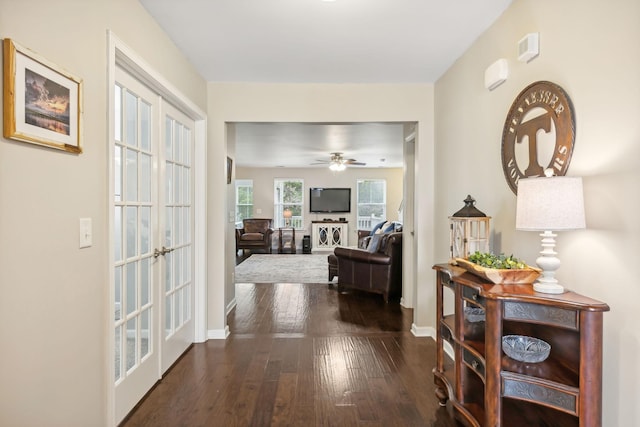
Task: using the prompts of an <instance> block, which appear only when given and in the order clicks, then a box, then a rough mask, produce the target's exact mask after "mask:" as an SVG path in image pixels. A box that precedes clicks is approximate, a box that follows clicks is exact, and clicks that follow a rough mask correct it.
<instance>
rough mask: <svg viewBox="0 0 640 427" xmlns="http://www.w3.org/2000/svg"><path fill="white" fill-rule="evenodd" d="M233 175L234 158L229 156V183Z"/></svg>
mask: <svg viewBox="0 0 640 427" xmlns="http://www.w3.org/2000/svg"><path fill="white" fill-rule="evenodd" d="M232 175H233V160H231V157H227V184H231V176H232Z"/></svg>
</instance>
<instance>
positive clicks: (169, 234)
mask: <svg viewBox="0 0 640 427" xmlns="http://www.w3.org/2000/svg"><path fill="white" fill-rule="evenodd" d="M162 112H163V116H164V117H163V120H164V126H163V135H162V141H164V150H163V154H162V155H161V161H162V165H163V166H162V167H161V168H160V169H161V174H160V175H161V179H162V181H163V182H164V191H163V192H162V193H163V194H162V195H161V204H162V213H163V214H164V215H161V218H162V221H161V222H162V225H163V226H162V230H163V232H162V236H161V238H160V240H161V241H163V243H162V247H163V248H164V251H165V252H166V253H165V255H164V260H163V261H164V268H163V270H164V276H163V280H162V282H163V286H162V290H163V292H162V298H163V300H162V311H163V317H162V318H163V324H164V329H163V334H162V339H163V341H162V353H161V359H160V360H161V368H162V372H165V371H166V370H167V369H169V367H171V365H172V364H173V363H174V362H175V361H176V359H177V358H178V357H179V356H180V355H181V354H182V353H183V352H184V351H185V350H186V349H187V347H189V345H191V343H193V341H194V332H195V328H194V320H193V306H194V286H193V269H194V267H193V214H194V213H193V202H192V201H193V170H192V161H193V128H194V123H193V121H192V120H190V119H189V118H188V117H187V116H185V115H184V114H182V113H181V112H180V111H178V110H177V109H176V108H174V107H172V106H171V105H169V104H167V103H166V102H164V103H163V108H162Z"/></svg>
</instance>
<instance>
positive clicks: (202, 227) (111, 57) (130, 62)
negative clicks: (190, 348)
mask: <svg viewBox="0 0 640 427" xmlns="http://www.w3.org/2000/svg"><path fill="white" fill-rule="evenodd" d="M107 41H108V52H107V53H108V58H107V99H108V111H109V115H108V129H107V142H108V144H107V147H108V150H107V151H108V153H109V154H108V162H109V164H108V168H109V171H108V175H109V179H108V187H109V193H108V194H109V195H108V197H109V200H108V202H107V206H108V211H109V212H108V218H109V245H108V250H107V253H108V254H109V256H108V259H107V263H108V265H109V268H108V271H109V274H108V283H109V298H108V300H107V304H108V308H107V309H106V313H108V314H107V315H106V316H105V328H104V336H105V340H106V343H105V348H106V349H108V351H109V354H108V356H107V357H106V361H105V363H106V366H105V372H106V375H107V381H106V382H107V387H108V389H107V414H106V415H107V417H106V418H107V425H109V426H114V425H115V424H116V420H115V386H114V381H113V378H114V375H115V372H114V365H113V358H114V351H115V350H114V345H113V343H114V331H113V327H112V324H113V322H112V320H113V319H112V316H111V313H113V312H114V311H113V310H114V307H113V297H114V296H113V287H112V286H111V285H112V283H113V281H114V277H113V267H114V266H113V260H112V256H111V254H113V246H114V242H113V232H112V231H113V224H114V218H113V209H111V208H110V207H111V202H112V200H113V194H114V185H113V168H114V165H113V155H112V154H111V152H110V150H111V148H112V143H113V140H114V138H115V135H114V126H115V122H114V116H113V113H112V112H113V111H114V107H115V99H114V98H115V97H114V90H113V88H114V85H115V83H116V78H115V75H116V66H118V67H120V68H121V69H123V70H125V71H126V72H128V73H129V74H131V75H132V76H133V77H134V78H136V79H137V80H139V81H140V82H141V83H143V84H145V85H147V86H149V87H150V88H151V89H152V90H153V91H154V92H155V93H156V94H157V95H160V96H161V97H162V98H163V99H164V100H165V101H167V102H169V103H170V104H173V105H174V106H175V107H176V108H178V109H179V110H181V111H182V112H183V113H184V114H186V115H187V116H188V117H189V118H191V119H192V120H193V121H194V122H195V127H194V151H193V157H194V162H193V168H194V170H193V173H194V199H193V202H194V203H193V204H194V236H193V245H194V254H193V260H194V271H193V281H194V288H193V290H194V299H195V302H194V313H193V314H194V327H195V331H194V341H195V342H204V341H206V340H207V306H206V301H207V298H206V296H207V288H206V278H207V263H206V259H207V254H206V249H207V245H206V236H207V229H206V228H207V227H206V176H207V160H206V159H207V138H206V131H207V116H206V113H205V112H204V111H202V110H201V109H200V108H199V107H198V106H197V105H195V104H194V103H193V102H192V101H191V100H189V99H188V98H187V97H186V96H184V95H183V94H182V93H181V92H180V91H179V90H178V89H177V88H175V86H173V85H172V84H171V83H169V82H168V81H167V80H166V79H165V78H164V77H163V76H162V75H161V74H160V73H158V72H157V71H156V70H155V69H154V68H152V67H151V66H150V65H149V64H148V63H147V62H146V61H145V60H144V59H143V58H142V57H141V56H140V55H138V54H137V53H136V52H135V51H133V50H132V49H131V48H130V47H129V46H127V45H126V44H125V43H124V42H123V41H122V40H120V39H119V38H118V37H117V36H116V35H115V34H114V33H113V32H112V31H111V30H107ZM158 372H160V367H158Z"/></svg>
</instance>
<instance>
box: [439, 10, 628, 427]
mask: <svg viewBox="0 0 640 427" xmlns="http://www.w3.org/2000/svg"><path fill="white" fill-rule="evenodd" d="M528 32H539V33H540V56H539V57H538V58H536V59H534V60H533V61H531V62H530V63H528V64H527V63H521V62H518V61H517V60H516V52H517V50H516V46H517V42H518V40H520V38H521V37H523V36H524V35H525V34H526V33H528ZM638 40H640V3H639V2H638V1H637V0H614V1H609V2H597V1H579V0H567V1H562V2H556V1H551V0H516V1H515V2H514V3H513V4H512V6H511V7H510V8H509V9H508V10H507V11H506V12H505V13H504V15H503V16H502V17H501V18H500V19H499V20H498V22H497V23H496V24H495V25H493V26H492V27H491V28H490V29H489V30H488V31H487V32H486V33H485V34H484V35H483V36H481V37H480V38H479V39H478V40H477V42H476V43H475V44H474V45H473V46H472V48H471V49H470V50H469V51H467V52H466V53H465V54H464V55H463V56H462V57H461V58H460V59H459V60H458V61H457V62H456V64H455V65H454V66H453V67H451V69H449V70H448V71H447V72H446V73H445V75H444V76H443V77H442V78H441V79H440V80H438V82H437V83H436V86H435V122H436V162H435V164H436V195H435V200H436V204H435V206H436V208H435V219H436V226H435V229H436V231H437V232H436V235H435V239H436V255H437V256H436V257H437V258H438V259H441V260H445V259H446V257H447V250H448V241H449V235H448V231H447V216H448V215H450V214H452V213H453V212H455V211H456V210H457V209H458V208H459V207H461V201H462V199H464V197H465V196H466V195H467V194H471V195H473V196H474V197H475V198H476V200H477V207H478V208H479V209H480V210H482V211H483V212H485V213H486V214H487V215H490V216H492V217H493V220H492V226H493V228H494V239H493V247H494V250H500V251H504V252H505V253H514V254H516V255H517V256H522V257H524V258H525V259H526V260H527V261H528V262H529V263H530V264H534V263H535V258H536V256H537V253H538V252H539V251H540V249H541V248H540V238H539V237H538V235H537V234H536V233H527V232H516V231H515V226H514V224H515V196H514V194H513V193H512V192H511V190H510V189H509V188H508V186H507V183H506V181H505V179H504V176H503V172H502V166H501V161H500V141H501V134H502V128H503V124H504V120H505V118H506V115H507V112H508V110H509V108H510V106H511V103H512V102H513V100H514V99H515V98H516V96H517V95H518V93H519V92H520V91H521V90H522V89H524V87H525V86H527V85H528V84H529V83H532V82H534V81H537V80H549V81H552V82H555V83H557V84H559V85H560V86H562V87H563V88H564V89H565V90H566V91H567V92H568V94H569V96H570V97H571V99H572V101H573V105H574V108H575V112H576V124H577V128H576V145H575V150H574V154H573V159H572V161H571V165H570V167H569V170H568V175H574V176H583V177H584V191H585V203H586V215H587V230H582V231H574V232H564V233H560V235H559V236H558V238H557V240H558V246H557V250H558V252H559V257H560V259H561V260H562V263H563V265H562V267H561V268H560V270H559V271H558V276H559V279H560V280H561V281H562V282H564V283H565V285H566V286H567V287H568V288H571V289H572V290H575V291H577V292H579V293H583V294H585V295H588V296H590V297H592V298H596V299H600V300H602V301H605V302H607V303H608V304H609V305H610V307H611V311H610V312H609V313H605V315H604V325H605V326H604V390H603V399H604V405H603V410H604V420H603V425H604V426H607V427H609V426H626V425H630V424H629V423H631V424H633V423H634V422H637V421H632V420H638V419H640V409H639V407H638V405H637V404H636V402H638V401H640V386H639V385H638V384H639V381H638V379H640V367H639V366H638V363H637V359H638V358H637V355H638V353H639V352H640V329H638V328H637V326H636V325H637V317H636V316H635V313H636V312H637V307H636V306H637V301H639V300H640V286H638V285H637V278H636V277H635V271H634V266H635V262H636V260H637V259H638V255H639V254H640V225H639V222H638V221H637V212H639V211H640V198H638V197H637V196H638V185H639V184H640V168H638V164H639V163H638V161H639V160H640V120H639V119H640V103H638V99H640V78H639V77H638V76H640V50H638V49H636V48H633V47H632V46H633V43H635V42H636V41H638ZM632 41H633V42H632ZM498 58H507V59H508V61H509V66H510V75H509V79H508V80H507V81H506V82H505V83H504V84H503V85H501V86H499V87H498V88H496V89H495V90H494V91H492V92H489V91H487V90H485V89H484V88H483V75H484V70H485V68H486V67H487V66H489V65H490V64H491V63H493V62H494V61H495V60H497V59H498Z"/></svg>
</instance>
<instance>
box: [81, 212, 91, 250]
mask: <svg viewBox="0 0 640 427" xmlns="http://www.w3.org/2000/svg"><path fill="white" fill-rule="evenodd" d="M92 244H93V230H92V226H91V218H80V249H82V248H88V247H90V246H91V245H92Z"/></svg>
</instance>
